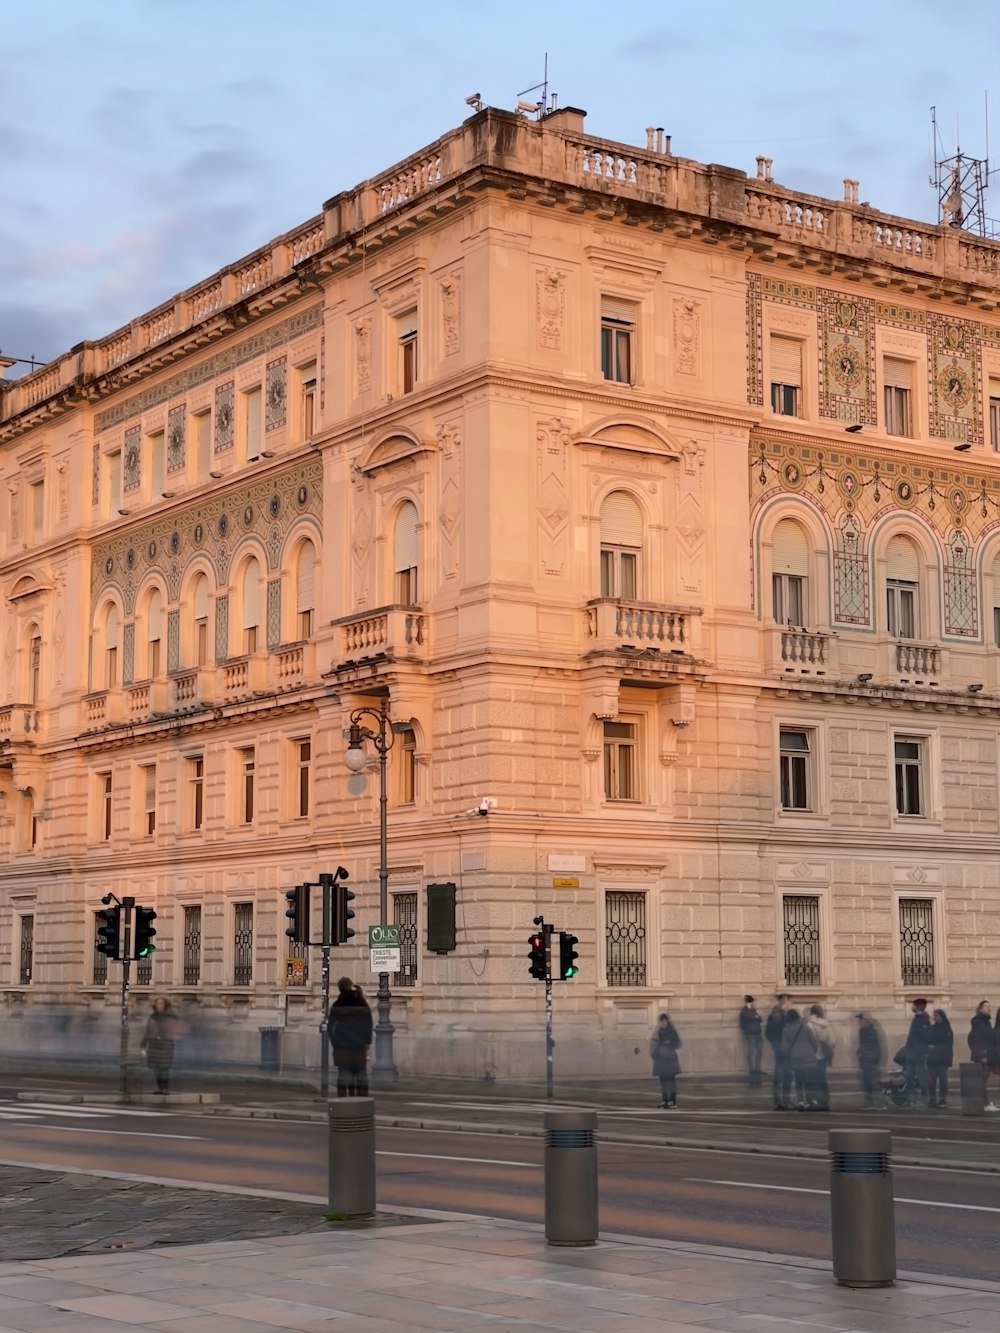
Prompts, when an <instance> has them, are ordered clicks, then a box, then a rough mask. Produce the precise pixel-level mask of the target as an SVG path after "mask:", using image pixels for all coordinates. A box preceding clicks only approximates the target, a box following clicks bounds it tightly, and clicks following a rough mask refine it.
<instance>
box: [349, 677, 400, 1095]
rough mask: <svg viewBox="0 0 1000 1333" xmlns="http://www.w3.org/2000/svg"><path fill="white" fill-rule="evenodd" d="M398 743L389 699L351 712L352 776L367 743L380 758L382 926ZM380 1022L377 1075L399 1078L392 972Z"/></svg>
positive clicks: (381, 983) (383, 987)
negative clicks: (389, 767)
mask: <svg viewBox="0 0 1000 1333" xmlns="http://www.w3.org/2000/svg"><path fill="white" fill-rule="evenodd" d="M364 718H370V719H372V721H373V722H374V723H375V726H374V727H366V726H363V725H362V720H363V719H364ZM394 740H395V736H394V735H393V731H392V727H391V725H390V723H389V712H388V700H387V699H382V700H381V701H380V703H379V706H378V708H356V709H355V710H354V711H353V713H351V729H350V731H349V732H348V733H347V753H346V754H345V755H344V763H345V764H346V765H347V767H348V768H349V769H350V771H351V772H352V773H360V772H361V770H362V769H363V768H364V767H365V766H366V764H367V763H368V757H367V755H366V754H365V751H364V743H365V741H371V743H372V745H374V747H375V753H376V754H377V755H378V778H379V782H378V850H379V860H378V906H379V918H380V924H381V925H386V924H387V922H386V917H387V916H388V913H389V848H388V826H387V819H386V815H387V810H388V797H387V795H386V764H387V760H388V756H389V751H390V750H391V749H392V743H393V741H394ZM377 999H378V1020H377V1022H376V1024H375V1063H374V1064H373V1065H372V1073H373V1074H385V1075H386V1076H387V1077H388V1078H396V1077H397V1075H398V1074H399V1070H398V1069H397V1068H396V1062H395V1060H394V1059H393V1053H392V1034H393V1031H394V1028H393V1026H392V1023H391V1021H390V1017H389V1015H390V1013H391V1012H392V995H391V994H390V991H389V973H388V972H380V973H379V974H378V996H377Z"/></svg>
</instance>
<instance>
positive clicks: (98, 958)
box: [93, 912, 108, 986]
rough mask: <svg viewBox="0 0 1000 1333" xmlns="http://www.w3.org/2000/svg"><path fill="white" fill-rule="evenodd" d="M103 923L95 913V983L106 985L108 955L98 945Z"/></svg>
mask: <svg viewBox="0 0 1000 1333" xmlns="http://www.w3.org/2000/svg"><path fill="white" fill-rule="evenodd" d="M101 925H102V921H101V918H100V917H99V916H98V914H97V913H96V912H95V913H94V966H93V984H94V985H95V986H106V985H107V984H108V955H107V954H106V953H101V951H100V949H99V948H98V947H97V946H98V943H99V940H98V938H97V931H98V928H99V927H100V926H101Z"/></svg>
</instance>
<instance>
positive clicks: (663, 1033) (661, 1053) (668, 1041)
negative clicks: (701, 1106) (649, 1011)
mask: <svg viewBox="0 0 1000 1333" xmlns="http://www.w3.org/2000/svg"><path fill="white" fill-rule="evenodd" d="M683 1045H684V1043H683V1042H682V1041H681V1037H680V1033H679V1032H678V1031H677V1029H676V1028H675V1027H674V1025H673V1023H672V1022H671V1020H670V1015H669V1014H661V1015H660V1018H659V1022H658V1023H657V1025H656V1027H655V1028H654V1030H653V1035H652V1037H650V1039H649V1054H650V1055H651V1056H652V1059H653V1077H654V1078H658V1079H659V1080H660V1093H661V1095H662V1097H663V1100H662V1101H661V1102H660V1105H661V1106H662V1107H663V1109H664V1110H665V1111H673V1110H675V1109H676V1107H677V1076H678V1074H679V1073H680V1072H681V1062H680V1057H679V1056H678V1054H677V1052H678V1051H679V1050H680V1048H681V1047H682V1046H683Z"/></svg>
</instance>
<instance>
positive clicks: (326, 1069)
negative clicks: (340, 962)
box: [319, 873, 335, 1097]
mask: <svg viewBox="0 0 1000 1333" xmlns="http://www.w3.org/2000/svg"><path fill="white" fill-rule="evenodd" d="M319 882H320V888H321V889H322V891H323V931H322V940H321V946H320V947H321V948H322V951H323V952H322V955H321V956H322V960H323V962H322V971H321V974H320V976H321V983H322V987H321V988H322V1000H321V1003H322V1005H323V1017H322V1019H321V1020H320V1025H319V1039H320V1042H321V1046H320V1052H319V1091H320V1096H322V1097H327V1096H329V1093H330V1042H329V1040H328V1038H327V1026H328V1025H327V1019H328V1016H329V1013H330V941H331V939H332V937H333V886H334V883H335V877H334V876H333V875H327V874H322V873H321V874H320V877H319Z"/></svg>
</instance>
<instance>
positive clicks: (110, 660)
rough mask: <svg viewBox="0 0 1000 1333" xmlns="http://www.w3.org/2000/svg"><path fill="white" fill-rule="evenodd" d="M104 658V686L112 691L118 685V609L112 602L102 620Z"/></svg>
mask: <svg viewBox="0 0 1000 1333" xmlns="http://www.w3.org/2000/svg"><path fill="white" fill-rule="evenodd" d="M104 657H105V676H104V685H105V688H106V689H109V690H113V689H114V688H115V687H116V686H117V684H118V608H117V606H115V604H114V603H113V602H112V604H111V605H110V606H109V607H108V611H107V615H106V617H105V620H104Z"/></svg>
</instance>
